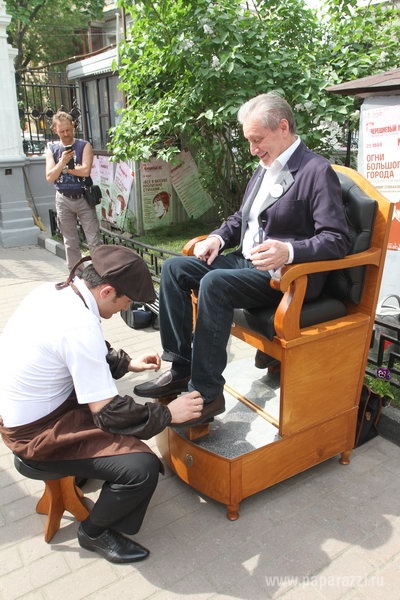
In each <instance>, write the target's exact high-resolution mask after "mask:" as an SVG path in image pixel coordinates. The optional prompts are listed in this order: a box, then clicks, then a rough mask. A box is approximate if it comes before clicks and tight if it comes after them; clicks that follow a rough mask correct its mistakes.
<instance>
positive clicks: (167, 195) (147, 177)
mask: <svg viewBox="0 0 400 600" xmlns="http://www.w3.org/2000/svg"><path fill="white" fill-rule="evenodd" d="M140 179H141V186H142V198H143V221H144V226H145V228H148V229H150V228H152V227H156V226H159V225H164V224H169V223H170V220H171V211H170V208H171V195H172V194H171V192H172V189H171V183H170V173H169V165H168V163H166V162H164V161H163V160H159V159H156V158H153V159H151V160H150V161H148V162H142V163H141V164H140Z"/></svg>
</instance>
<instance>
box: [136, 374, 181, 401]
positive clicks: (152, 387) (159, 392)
mask: <svg viewBox="0 0 400 600" xmlns="http://www.w3.org/2000/svg"><path fill="white" fill-rule="evenodd" d="M189 379H190V377H183V379H175V378H174V377H173V375H172V371H165V373H161V375H159V376H158V377H157V378H156V379H153V380H152V381H146V382H145V383H140V384H139V385H135V387H134V388H133V393H134V394H136V396H141V397H143V398H162V397H163V396H172V395H173V394H180V393H181V392H186V391H187V389H188V383H189Z"/></svg>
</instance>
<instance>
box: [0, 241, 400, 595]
mask: <svg viewBox="0 0 400 600" xmlns="http://www.w3.org/2000/svg"><path fill="white" fill-rule="evenodd" d="M65 274H66V268H65V263H64V261H63V260H62V258H59V257H58V256H56V255H54V254H52V253H51V252H49V251H48V250H46V249H44V248H39V247H36V246H35V247H24V248H13V249H1V248H0V276H1V278H0V288H1V293H0V330H1V329H2V328H3V326H4V323H5V322H6V320H7V318H8V317H9V316H10V315H11V313H12V312H13V310H14V307H15V306H16V305H17V303H18V302H19V301H20V300H21V299H22V298H23V297H24V296H25V295H26V293H27V292H28V291H29V290H30V289H32V288H34V287H36V286H37V285H39V284H40V283H41V282H44V281H49V280H54V281H61V280H63V279H65ZM104 333H105V337H106V339H108V340H110V341H111V342H112V344H113V345H114V346H115V347H122V348H124V349H125V350H127V351H128V352H130V353H131V354H133V355H134V354H138V353H140V352H145V351H146V350H150V349H156V350H157V351H159V350H160V344H159V334H158V332H157V331H155V330H153V329H145V330H136V331H135V330H133V329H130V328H129V327H127V325H126V324H125V323H124V322H123V320H122V319H121V318H120V316H119V315H115V316H114V317H113V318H112V319H110V320H108V321H104ZM21 352H23V340H21ZM251 355H252V351H251V350H250V349H249V348H247V347H246V346H245V345H243V344H241V343H240V342H238V341H234V342H231V343H230V346H229V358H230V360H231V361H232V360H236V359H237V358H240V359H242V358H244V357H246V356H248V357H249V359H250V357H251ZM16 360H18V357H16ZM0 369H1V365H0ZM150 376H151V375H147V374H139V375H128V376H126V377H125V378H124V379H123V380H122V381H121V382H120V383H119V386H120V392H121V393H132V388H133V385H135V384H136V383H138V382H140V381H144V380H145V379H146V378H147V377H150ZM150 445H151V446H152V448H154V449H155V451H156V452H158V449H157V446H156V442H155V440H150ZM42 490H43V484H42V482H40V481H33V480H29V479H26V478H24V477H22V476H21V475H20V474H19V473H18V472H17V471H15V469H14V467H13V462H12V457H11V454H10V452H9V451H8V449H7V448H6V447H5V446H4V444H3V443H2V442H0V494H1V496H0V599H1V600H14V599H17V598H18V599H23V600H55V599H58V598H68V599H69V600H80V599H85V600H102V599H103V598H104V599H107V600H114V599H115V600H144V599H151V600H173V599H180V598H185V599H196V600H228V599H229V600H266V599H269V598H280V599H281V598H282V599H284V600H324V599H325V600H336V599H346V600H347V599H349V600H361V599H367V600H370V599H371V600H375V599H376V600H378V599H379V600H381V599H382V600H392V599H393V600H398V599H399V598H400V592H399V589H400V516H399V515H400V507H399V498H400V461H399V447H398V446H396V445H394V444H392V443H391V442H389V441H387V440H384V439H383V438H380V437H378V438H375V439H374V440H373V441H371V442H369V443H368V444H366V445H364V446H363V447H361V448H359V449H356V450H355V451H354V452H353V454H352V461H351V463H350V465H348V466H343V465H340V464H339V462H338V460H337V457H335V458H333V459H331V460H328V461H326V462H324V463H323V464H321V465H319V466H317V467H314V468H312V469H309V470H308V471H306V472H304V473H302V474H300V475H298V476H296V477H293V478H291V479H289V480H287V481H285V482H283V483H281V484H278V485H275V486H273V487H272V488H270V489H268V490H265V491H263V492H260V493H259V494H256V495H255V496H252V497H251V498H248V499H246V500H244V501H243V502H242V504H241V511H240V518H239V519H238V520H237V521H234V522H230V521H228V520H227V519H226V517H225V507H224V506H222V505H220V504H218V503H216V502H214V501H212V500H209V499H207V498H206V497H202V496H200V495H199V494H198V493H197V492H195V491H194V490H192V489H190V488H189V487H188V486H187V485H185V484H184V483H183V482H181V481H180V480H179V479H178V478H177V477H176V476H175V475H174V474H172V472H171V471H170V470H169V469H168V468H167V469H166V474H165V475H164V476H161V477H160V482H159V485H158V488H157V490H156V493H155V494H154V496H153V499H152V501H151V504H150V508H149V511H148V513H147V516H146V518H145V522H144V524H143V527H142V529H141V531H140V532H139V534H138V535H137V536H136V538H135V539H137V541H138V542H140V543H142V544H143V545H145V546H147V547H149V548H150V550H151V555H150V557H149V558H148V559H147V560H146V561H144V562H142V563H138V564H136V565H135V564H134V565H112V564H111V563H108V562H107V561H105V560H104V559H102V558H97V557H96V555H94V554H92V553H89V552H87V551H84V550H82V549H81V548H80V547H79V545H78V543H77V540H76V530H77V523H76V521H75V520H74V519H73V518H72V517H69V516H68V515H65V516H64V518H63V520H62V523H61V528H60V530H59V531H58V532H57V533H56V535H55V536H54V538H53V540H52V541H51V542H50V543H49V544H46V543H45V542H44V539H43V525H44V519H45V517H43V516H41V515H38V514H36V512H35V504H36V502H37V500H38V498H39V497H40V495H41V492H42ZM98 490H99V482H96V481H89V482H88V483H87V485H86V486H85V488H84V491H85V495H86V497H87V499H88V500H87V501H88V503H89V505H90V502H93V499H95V498H96V496H97V494H98Z"/></svg>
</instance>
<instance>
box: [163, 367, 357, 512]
mask: <svg viewBox="0 0 400 600" xmlns="http://www.w3.org/2000/svg"><path fill="white" fill-rule="evenodd" d="M225 375H226V376H227V377H228V378H229V379H228V380H229V381H230V382H231V380H232V377H233V376H234V377H236V379H235V380H234V384H235V387H232V385H228V384H226V385H225V394H224V395H225V402H226V411H225V413H224V414H223V415H220V416H219V417H217V418H216V419H215V420H214V422H213V423H210V424H209V423H207V424H206V425H207V428H208V429H209V435H208V436H206V435H205V434H206V433H208V431H205V430H201V431H198V430H197V431H196V429H198V428H199V427H200V428H201V427H202V426H197V428H195V427H192V428H190V429H188V430H183V429H180V428H178V427H176V428H174V427H167V428H166V429H165V430H164V431H162V432H161V433H160V434H159V435H158V436H157V446H158V448H159V450H160V453H161V455H162V456H163V458H164V460H165V461H166V462H167V463H168V464H169V466H170V468H171V469H172V471H174V473H175V474H176V475H177V476H178V477H179V478H180V479H181V480H182V481H184V482H185V483H187V484H188V485H189V486H191V487H192V488H193V489H195V490H197V491H198V492H199V493H200V494H202V495H204V496H206V497H208V498H211V499H213V500H216V501H217V502H220V503H221V504H224V505H225V506H226V516H227V518H228V519H229V520H230V521H234V520H236V519H238V518H239V507H240V503H241V501H242V500H244V499H245V498H248V497H249V496H252V495H253V494H256V493H258V492H261V491H262V490H265V489H267V488H268V487H271V486H273V485H275V484H276V483H279V482H281V481H284V480H286V479H288V478H289V477H292V476H294V475H297V474H298V473H301V472H302V471H305V470H306V469H309V468H310V467H313V466H315V465H317V464H319V463H322V462H323V461H325V460H328V459H331V458H333V457H335V456H338V455H340V461H339V462H340V463H341V464H348V463H349V462H350V454H351V450H352V448H353V446H354V431H355V423H356V419H357V407H356V406H352V407H351V408H349V409H348V410H342V411H341V412H339V413H336V414H335V413H334V412H333V413H332V414H330V415H328V416H327V417H326V418H325V419H322V418H321V419H319V420H318V421H316V422H308V423H307V424H306V425H304V426H303V427H302V428H301V429H300V428H299V430H298V431H290V432H289V433H288V434H286V435H285V434H283V435H282V434H281V433H280V432H279V407H280V401H279V396H280V390H281V386H280V382H279V381H277V380H276V379H275V378H270V377H268V376H265V375H264V374H263V373H259V372H257V371H256V370H255V369H254V368H253V367H252V366H251V364H249V360H248V359H242V360H240V361H236V362H234V363H232V365H230V366H229V367H228V369H227V371H226V372H225ZM257 377H258V379H257ZM254 382H256V385H255V386H254V388H253V389H252V390H251V388H252V383H254ZM236 384H238V386H237V385H236ZM239 386H240V387H239ZM271 386H272V387H271ZM250 392H251V393H250ZM310 402H311V400H310V401H309V403H310Z"/></svg>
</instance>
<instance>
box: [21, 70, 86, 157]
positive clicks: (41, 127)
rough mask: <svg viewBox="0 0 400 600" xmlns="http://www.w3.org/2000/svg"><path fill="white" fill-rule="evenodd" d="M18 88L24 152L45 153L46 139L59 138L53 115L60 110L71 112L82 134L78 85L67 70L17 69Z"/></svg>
mask: <svg viewBox="0 0 400 600" xmlns="http://www.w3.org/2000/svg"><path fill="white" fill-rule="evenodd" d="M16 87H17V100H18V112H19V119H20V125H21V135H22V137H23V141H22V143H23V148H24V152H25V154H43V152H44V151H45V149H46V144H47V142H48V141H51V140H53V139H54V137H56V138H57V136H54V134H53V131H52V118H53V115H54V114H55V113H56V112H57V111H58V110H64V111H65V112H67V113H69V114H71V116H72V117H73V119H74V121H75V122H76V124H77V129H76V133H75V137H78V138H81V137H83V132H82V125H81V122H80V116H81V111H80V108H79V103H78V95H79V88H78V87H77V85H76V84H75V83H71V82H69V81H68V80H67V76H66V73H63V72H56V71H48V70H43V71H42V70H36V69H35V70H32V71H23V72H18V73H17V74H16ZM57 139H58V138H57Z"/></svg>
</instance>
